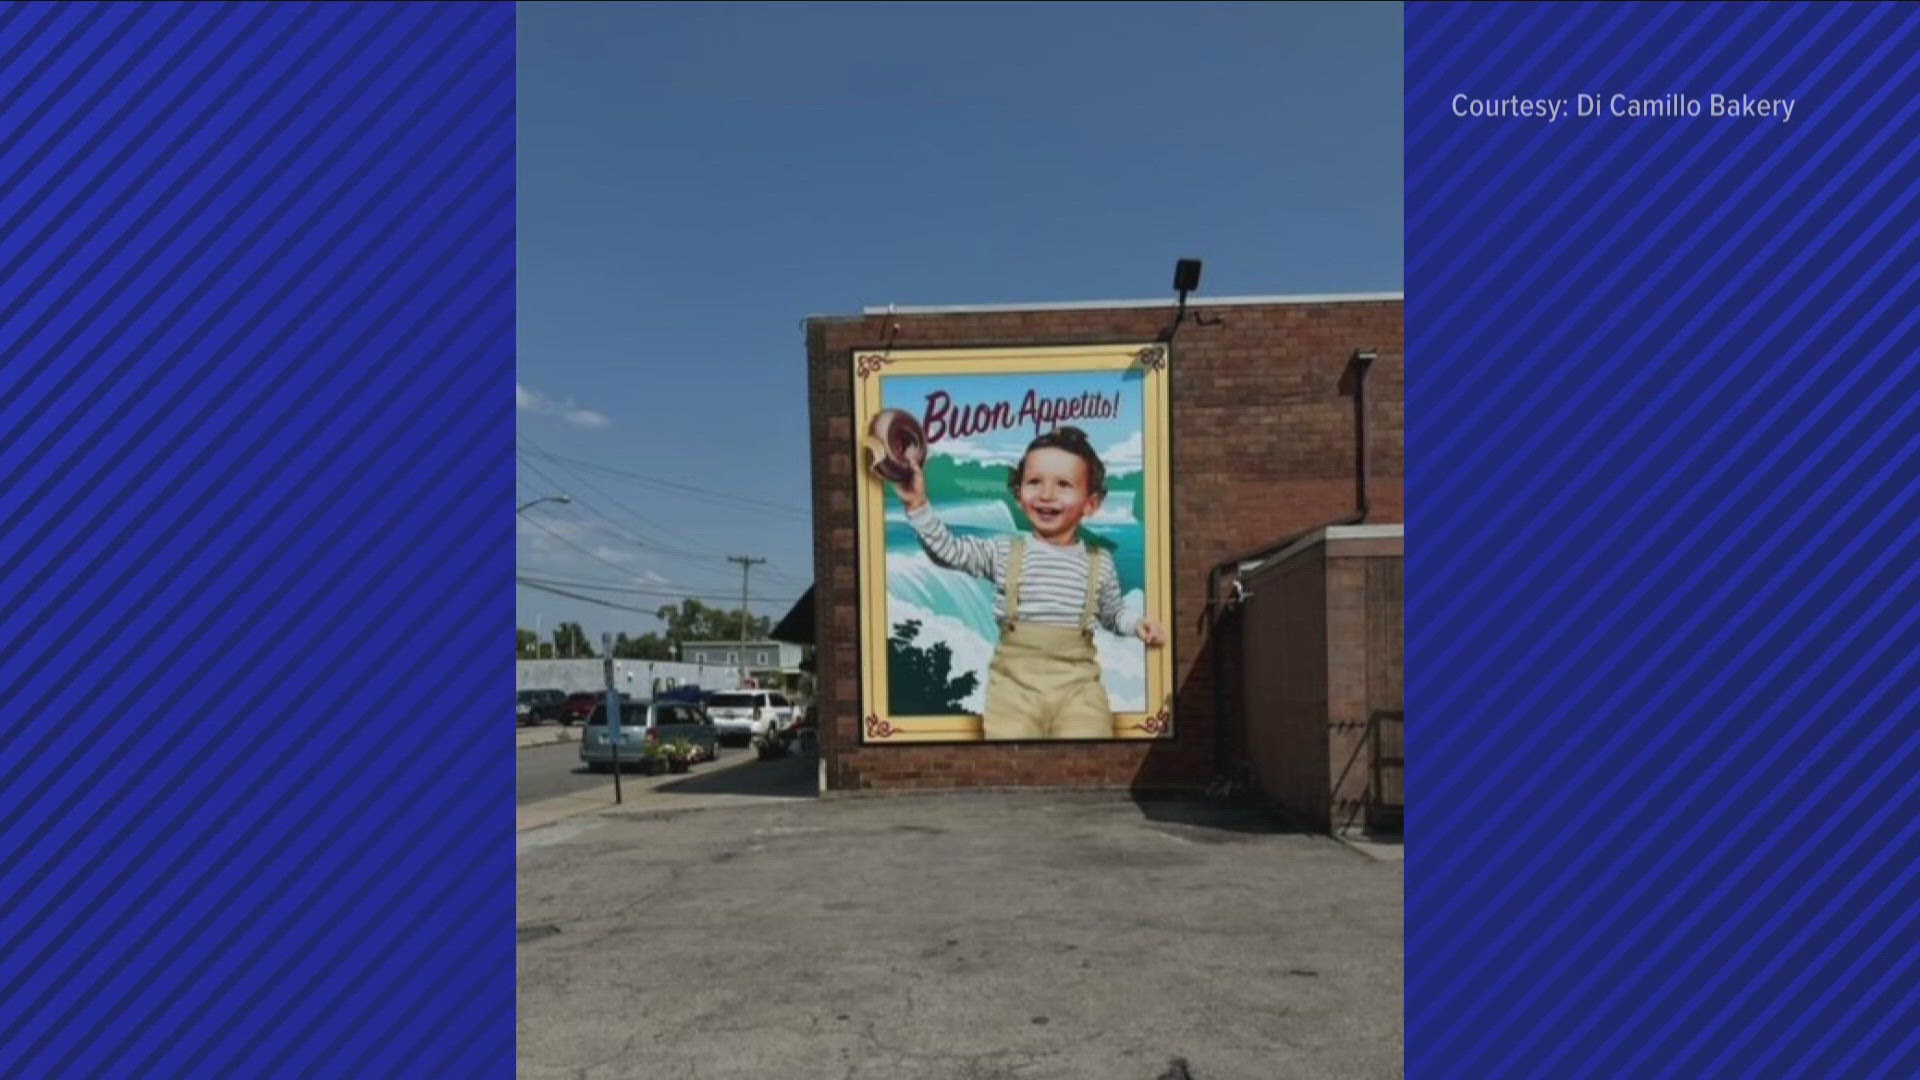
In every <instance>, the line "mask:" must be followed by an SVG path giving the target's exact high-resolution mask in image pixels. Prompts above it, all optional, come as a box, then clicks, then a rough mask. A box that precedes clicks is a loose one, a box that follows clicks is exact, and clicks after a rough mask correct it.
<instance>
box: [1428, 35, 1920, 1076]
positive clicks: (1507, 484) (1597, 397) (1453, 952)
mask: <svg viewBox="0 0 1920 1080" xmlns="http://www.w3.org/2000/svg"><path fill="white" fill-rule="evenodd" d="M1406 43H1407V55H1408V64H1407V70H1406V87H1407V98H1406V131H1407V144H1406V162H1407V190H1406V217H1407V258H1408V267H1407V270H1408V273H1407V277H1408V288H1407V328H1408V332H1409V338H1410V340H1411V341H1412V342H1413V343H1414V344H1413V348H1412V350H1411V351H1412V352H1413V353H1414V354H1416V355H1415V360H1417V361H1418V362H1416V363H1410V364H1409V371H1408V381H1409V383H1408V391H1407V393H1408V396H1409V399H1410V402H1411V408H1410V409H1409V411H1408V421H1409V426H1408V442H1409V462H1410V469H1411V472H1410V475H1409V478H1408V499H1409V517H1410V520H1412V521H1413V522H1414V523H1415V524H1416V525H1417V527H1418V531H1419V536H1420V540H1421V542H1420V543H1419V544H1418V545H1416V546H1415V548H1414V550H1413V551H1412V552H1411V553H1410V566H1409V573H1408V587H1409V592H1408V600H1407V605H1408V611H1409V614H1410V616H1411V617H1410V619H1409V625H1408V642H1407V652H1408V661H1409V662H1408V664H1407V676H1408V688H1407V692H1408V696H1409V697H1410V698H1411V699H1412V700H1413V702H1414V703H1415V712H1416V714H1417V715H1418V716H1420V717H1424V718H1425V719H1424V720H1423V721H1418V722H1416V723H1415V725H1414V726H1413V731H1412V733H1411V735H1410V738H1409V742H1410V757H1411V758H1412V769H1411V772H1410V775H1409V777H1408V781H1407V784H1408V792H1409V798H1410V799H1411V801H1412V806H1411V814H1410V818H1411V821H1412V825H1411V829H1412V830H1413V831H1414V832H1415V833H1416V834H1417V836H1416V838H1415V841H1414V843H1413V844H1412V847H1411V850H1410V851H1409V853H1408V874H1407V916H1408V918H1407V1003H1408V1010H1407V1014H1408V1030H1407V1069H1408V1072H1409V1073H1410V1074H1412V1075H1417V1076H1463V1077H1493V1076H1554V1077H1561V1076H1568V1077H1583V1076H1593V1077H1612V1076H1684V1077H1693V1076H1876V1075H1885V1076H1912V1075H1920V1038H1916V1037H1915V1035H1914V1033H1915V1032H1916V1031H1920V993H1917V992H1916V991H1915V989H1914V988H1915V986H1917V985H1920V978H1916V971H1920V926H1917V925H1916V918H1920V915H1917V914H1916V913H1920V882H1917V881H1916V880H1915V867H1916V865H1920V725H1916V724H1915V722H1914V721H1915V718H1916V715H1917V713H1920V670H1917V669H1916V658H1915V655H1914V649H1913V647H1912V642H1914V641H1915V640H1920V627H1916V625H1915V624H1916V620H1917V619H1920V561H1916V560H1915V559H1914V558H1913V555H1912V552H1913V550H1914V547H1915V542H1916V539H1920V537H1917V536H1916V533H1920V512H1917V511H1920V442H1917V441H1916V440H1915V438H1914V437H1913V434H1912V433H1913V432H1914V431H1915V430H1920V357H1916V356H1915V354H1914V351H1913V348H1912V342H1913V341H1914V340H1915V336H1916V330H1920V11H1916V10H1915V9H1914V8H1913V7H1911V6H1902V5H1893V4H1865V3H1854V4H1847V3H1840V4H1778V5H1668V4H1566V5H1552V6H1546V5H1532V4H1524V5H1523V4H1511V5H1483V6H1477V7H1474V8H1472V9H1462V8H1459V7H1456V6H1451V5H1432V4H1425V3H1415V4H1409V5H1408V6H1407V9H1406ZM1615 93H1621V94H1625V95H1626V96H1628V97H1631V98H1643V99H1646V98H1661V97H1662V96H1663V95H1668V94H1680V95H1685V96H1686V97H1688V98H1694V99H1698V100H1699V102H1700V103H1701V106H1702V110H1701V114H1700V115H1699V116H1697V117H1696V116H1647V117H1640V118H1630V117H1621V116H1614V115H1611V108H1610V105H1609V99H1610V96H1611V95H1613V94H1615ZM1715 93H1718V94H1721V95H1725V96H1729V97H1738V96H1739V95H1742V94H1745V95H1751V96H1753V97H1765V98H1792V99H1794V100H1795V109H1794V112H1793V114H1792V116H1791V118H1790V119H1789V120H1787V121H1786V122H1781V121H1780V120H1779V119H1778V118H1777V117H1775V118H1759V117H1741V118H1728V117H1717V118H1716V117H1714V116H1712V115H1710V111H1711V101H1710V95H1712V94H1715ZM1456 94H1466V95H1468V96H1469V97H1473V98H1483V99H1490V98H1502V99H1504V98H1507V97H1509V96H1512V95H1518V96H1520V97H1524V98H1551V99H1563V100H1565V101H1566V102H1567V103H1568V108H1573V107H1575V105H1576V104H1577V100H1578V99H1577V96H1576V95H1580V94H1589V95H1594V96H1596V97H1598V98H1599V99H1600V100H1601V104H1602V112H1601V114H1600V115H1598V116H1590V117H1569V116H1566V115H1562V117H1561V118H1560V119H1559V120H1558V121H1556V122H1552V123H1549V122H1546V121H1545V120H1543V119H1533V118H1525V117H1519V118H1498V119H1494V118H1474V117H1460V116H1456V115H1454V111H1453V98H1454V95H1456Z"/></svg>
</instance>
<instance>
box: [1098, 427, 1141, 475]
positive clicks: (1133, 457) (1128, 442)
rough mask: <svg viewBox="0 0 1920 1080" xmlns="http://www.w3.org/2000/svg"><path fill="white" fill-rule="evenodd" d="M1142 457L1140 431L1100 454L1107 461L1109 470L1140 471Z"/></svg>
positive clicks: (1101, 458)
mask: <svg viewBox="0 0 1920 1080" xmlns="http://www.w3.org/2000/svg"><path fill="white" fill-rule="evenodd" d="M1141 458H1142V453H1141V444H1140V433H1139V432H1137V431H1136V432H1134V433H1133V434H1131V435H1129V436H1127V437H1126V438H1125V439H1123V440H1122V441H1120V442H1119V443H1117V444H1116V445H1114V446H1113V447H1111V448H1109V449H1107V450H1105V451H1102V452H1101V454H1100V460H1101V461H1102V462H1103V463H1105V465H1106V466H1107V471H1108V472H1139V471H1140V462H1141Z"/></svg>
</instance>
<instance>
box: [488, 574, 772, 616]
mask: <svg viewBox="0 0 1920 1080" xmlns="http://www.w3.org/2000/svg"><path fill="white" fill-rule="evenodd" d="M513 579H514V580H515V581H517V582H519V583H520V584H522V585H526V586H528V587H529V588H534V589H548V591H552V589H551V588H549V586H566V587H569V588H574V589H592V590H594V591H595V592H609V593H631V594H634V595H638V596H658V597H661V598H663V599H684V600H727V601H734V602H737V601H738V600H739V599H740V598H739V597H738V596H728V595H723V594H720V593H693V592H682V591H679V590H673V589H642V588H635V587H629V586H624V585H602V584H600V583H598V582H592V581H561V580H557V579H554V578H545V577H539V578H535V577H528V576H526V575H524V574H515V575H514V578H513ZM796 599H798V598H797V597H794V598H781V597H771V596H768V597H756V598H754V601H753V602H754V603H756V604H772V605H774V606H776V607H777V606H780V605H783V604H784V605H788V606H791V605H792V604H793V603H794V600H796ZM631 610H634V611H638V610H640V609H639V608H633V609H631ZM647 614H649V615H651V614H653V612H651V611H649V612H647Z"/></svg>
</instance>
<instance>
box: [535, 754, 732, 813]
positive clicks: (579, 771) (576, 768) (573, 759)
mask: <svg viewBox="0 0 1920 1080" xmlns="http://www.w3.org/2000/svg"><path fill="white" fill-rule="evenodd" d="M753 755H754V752H753V751H752V750H750V749H747V748H745V747H730V746H723V747H721V748H720V757H719V759H718V760H716V761H705V762H701V763H700V764H698V765H695V766H694V767H693V773H692V775H696V776H699V775H705V774H706V773H709V772H712V771H713V770H714V769H716V768H725V767H727V766H729V765H734V764H737V763H739V762H740V761H742V760H744V759H746V758H750V757H752V756H753ZM514 764H515V776H514V803H515V804H516V805H520V806H525V805H526V804H528V803H532V802H539V801H542V800H544V799H551V798H554V797H556V796H560V795H572V794H576V793H578V792H582V791H590V790H593V789H596V788H603V787H611V786H613V776H612V774H611V773H595V772H588V771H587V767H586V766H585V765H583V764H581V762H580V744H579V743H578V742H556V743H548V744H546V745H544V746H529V747H526V748H524V749H521V750H518V751H516V752H515V753H514ZM644 779H646V778H645V777H642V776H640V775H639V774H638V773H637V772H634V771H631V770H629V771H628V772H626V773H624V774H622V784H623V785H625V784H626V783H630V782H635V781H639V780H644Z"/></svg>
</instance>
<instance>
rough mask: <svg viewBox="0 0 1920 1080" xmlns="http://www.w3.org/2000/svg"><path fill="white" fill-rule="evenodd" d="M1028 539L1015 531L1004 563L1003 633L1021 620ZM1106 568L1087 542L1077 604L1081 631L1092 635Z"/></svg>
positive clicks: (1098, 553) (1096, 550)
mask: <svg viewBox="0 0 1920 1080" xmlns="http://www.w3.org/2000/svg"><path fill="white" fill-rule="evenodd" d="M1026 540H1027V538H1026V537H1024V536H1022V535H1020V534H1019V533H1015V534H1014V535H1013V537H1012V541H1013V543H1012V547H1013V550H1012V554H1011V555H1010V556H1009V557H1008V562H1007V614H1006V618H1005V619H1004V620H1003V621H1002V622H1001V630H1002V631H1003V632H1005V631H1010V630H1012V629H1013V624H1014V623H1016V622H1018V621H1019V620H1020V569H1021V565H1022V564H1023V563H1024V562H1025V561H1026V553H1027V544H1026ZM1105 568H1106V562H1105V560H1103V559H1102V558H1101V557H1100V552H1099V550H1098V549H1097V548H1095V547H1094V546H1093V545H1091V544H1088V545H1087V596H1086V599H1085V600H1084V601H1083V602H1082V604H1081V606H1080V632H1081V633H1083V634H1085V635H1087V636H1088V637H1092V636H1093V628H1094V626H1095V625H1096V623H1097V622H1098V613H1099V611H1100V574H1101V571H1102V570H1104V569H1105Z"/></svg>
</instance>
